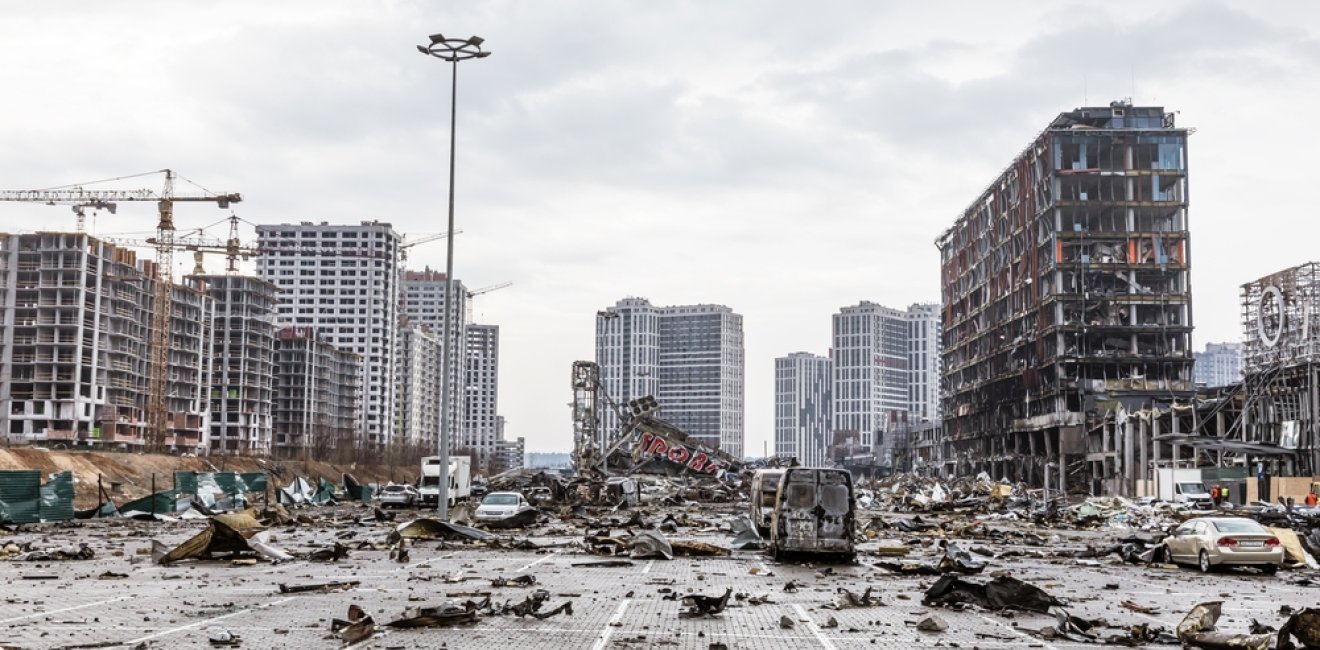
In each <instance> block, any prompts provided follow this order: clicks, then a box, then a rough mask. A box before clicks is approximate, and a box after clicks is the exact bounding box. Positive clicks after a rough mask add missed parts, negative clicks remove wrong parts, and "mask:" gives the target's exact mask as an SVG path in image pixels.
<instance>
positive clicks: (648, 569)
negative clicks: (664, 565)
mask: <svg viewBox="0 0 1320 650" xmlns="http://www.w3.org/2000/svg"><path fill="white" fill-rule="evenodd" d="M653 566H655V560H651V561H650V562H647V563H646V566H644V567H642V573H650V572H651V567H653Z"/></svg>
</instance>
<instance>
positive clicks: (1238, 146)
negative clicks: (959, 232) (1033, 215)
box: [0, 0, 1320, 453]
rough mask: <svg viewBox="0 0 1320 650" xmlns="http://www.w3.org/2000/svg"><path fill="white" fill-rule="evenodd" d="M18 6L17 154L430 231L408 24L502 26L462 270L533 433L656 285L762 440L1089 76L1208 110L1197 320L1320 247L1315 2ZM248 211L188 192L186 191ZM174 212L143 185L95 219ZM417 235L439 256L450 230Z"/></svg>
mask: <svg viewBox="0 0 1320 650" xmlns="http://www.w3.org/2000/svg"><path fill="white" fill-rule="evenodd" d="M460 5H461V6H460ZM4 18H5V19H4V20H3V21H0V52H3V53H4V61H3V65H0V88H3V89H4V90H3V93H2V94H0V98H2V99H0V152H2V154H3V155H0V187H3V188H5V189H28V188H39V187H49V186H54V185H61V184H66V183H73V182H80V181H89V180H95V179H101V178H107V177H113V176H122V175H128V174H134V173H139V172H143V171H150V170H156V169H162V168H165V167H170V168H173V169H175V170H177V171H178V172H180V173H181V174H183V175H184V176H186V177H187V178H190V179H192V180H193V181H195V182H197V183H198V184H200V185H201V186H203V187H206V188H208V189H211V190H215V191H231V192H241V193H242V194H243V196H244V201H243V202H242V203H240V204H237V205H236V206H234V209H235V212H236V213H237V214H238V215H239V216H241V217H242V218H244V219H246V220H248V221H250V222H255V223H283V222H299V221H330V222H332V223H357V222H359V221H361V220H365V219H379V220H383V221H388V222H391V223H393V224H394V226H395V227H396V229H398V230H399V231H400V232H403V233H407V234H409V235H411V236H418V235H423V234H428V233H434V232H441V231H443V230H444V229H445V221H444V219H445V205H446V198H447V194H446V192H447V187H448V186H447V177H446V173H447V156H448V146H449V69H448V67H447V64H443V63H441V62H440V61H437V60H434V59H429V60H428V59H427V58H425V57H423V56H422V55H421V54H419V53H418V52H417V51H416V48H415V46H416V45H417V44H419V43H423V42H425V40H426V35H427V34H430V33H435V32H442V33H444V34H447V35H454V36H463V37H466V36H469V35H472V34H479V35H481V36H483V37H484V38H485V39H486V46H487V49H489V50H491V51H492V52H493V55H492V56H491V57H490V58H487V59H483V60H480V61H472V62H468V63H464V64H461V65H460V69H459V90H458V142H457V144H458V170H457V175H458V182H457V209H456V214H457V227H458V228H459V229H461V230H463V231H464V233H463V234H461V235H459V239H458V240H457V253H456V256H455V269H456V272H455V275H456V276H457V277H458V278H459V279H461V280H463V281H464V282H465V283H467V284H468V286H469V287H474V288H477V287H483V286H486V285H491V284H497V283H501V282H505V281H511V282H513V285H512V286H511V287H509V288H507V289H502V290H499V291H494V292H491V293H489V294H487V295H483V296H481V297H479V298H477V299H476V301H477V302H476V305H475V315H476V317H477V319H478V320H479V321H480V322H486V323H493V324H497V325H499V326H500V327H501V333H502V336H503V341H502V348H501V355H502V359H501V368H500V372H501V383H500V398H499V399H500V404H499V407H500V411H501V413H502V414H503V415H504V416H505V417H506V418H507V419H508V429H507V433H508V434H509V435H510V436H525V437H526V438H527V441H528V445H527V446H528V449H529V450H535V451H543V450H567V449H568V448H569V447H570V446H571V441H572V427H571V422H570V413H569V409H568V407H567V404H568V403H569V402H570V400H571V397H572V394H571V390H570V387H569V369H570V366H571V364H572V362H573V361H574V360H575V359H590V358H592V355H593V331H594V330H593V328H594V315H595V312H596V310H597V309H602V308H604V307H606V306H608V305H611V304H613V303H614V302H615V301H616V300H618V299H620V298H622V297H625V296H642V297H646V298H649V299H650V300H651V301H652V302H654V303H656V304H662V305H673V304H689V303H719V304H725V305H728V306H730V307H732V308H733V309H734V310H735V311H736V312H738V313H740V314H742V315H743V317H744V329H745V333H746V356H747V368H746V371H747V382H746V404H747V413H746V422H747V450H748V452H749V453H759V451H760V450H761V448H762V442H763V441H766V440H769V439H770V438H771V437H772V436H773V417H772V408H773V403H774V395H773V377H772V374H773V366H774V363H773V360H774V358H775V357H777V356H782V355H784V354H787V353H789V352H794V351H807V352H814V353H817V354H824V353H826V352H827V350H828V347H829V334H830V315H831V314H832V313H834V312H835V311H837V310H838V308H839V307H842V306H844V305H851V304H856V303H857V302H858V301H860V300H871V301H875V302H880V303H883V304H887V305H891V306H894V307H905V306H907V305H909V304H911V303H914V302H935V301H938V300H939V278H938V270H939V261H938V255H937V251H936V249H935V246H934V243H933V242H934V240H935V238H936V236H937V235H938V234H939V233H940V232H941V231H942V230H944V229H945V228H947V227H948V226H949V225H950V224H951V223H952V222H953V220H954V219H955V217H956V216H957V215H958V214H959V213H960V211H961V210H962V209H963V208H965V207H966V206H967V205H968V204H969V203H970V202H971V201H972V200H973V199H974V198H975V197H976V195H977V194H978V193H979V192H980V191H981V189H982V188H983V187H984V186H985V185H987V184H988V183H989V182H990V181H991V180H992V179H993V178H994V177H995V176H996V175H997V174H998V173H999V171H1000V170H1001V169H1002V168H1004V167H1005V166H1006V165H1007V164H1008V162H1009V161H1010V160H1011V159H1012V158H1013V157H1014V156H1015V155H1016V154H1017V152H1018V151H1019V150H1020V149H1022V147H1023V146H1025V145H1026V144H1027V143H1028V142H1029V141H1030V140H1031V139H1032V138H1033V137H1034V135H1035V134H1036V132H1037V131H1039V130H1040V129H1041V128H1042V127H1044V126H1045V125H1046V124H1047V123H1048V122H1049V120H1051V119H1052V118H1053V117H1054V116H1055V115H1057V114H1058V113H1059V112H1061V111H1064V110H1070V109H1072V108H1074V107H1077V106H1082V105H1086V104H1090V105H1106V104H1108V102H1109V101H1110V100H1114V99H1121V98H1126V97H1132V98H1133V99H1134V100H1135V103H1137V104H1142V105H1152V104H1153V105H1162V106H1164V107H1165V108H1166V109H1167V110H1171V111H1178V112H1179V115H1178V123H1179V125H1181V126H1188V127H1194V128H1195V129H1196V133H1195V135H1193V136H1192V138H1191V142H1190V144H1189V160H1190V165H1189V167H1190V175H1191V181H1190V187H1191V194H1190V196H1191V208H1190V223H1191V230H1192V235H1191V243H1192V257H1191V262H1192V268H1193V273H1192V278H1193V283H1192V284H1193V287H1194V307H1195V309H1194V314H1195V325H1196V331H1195V334H1194V335H1193V336H1194V341H1195V346H1196V348H1197V349H1200V348H1201V347H1203V345H1204V343H1205V342H1207V341H1223V340H1238V339H1240V338H1241V333H1240V330H1241V327H1240V324H1239V322H1238V319H1239V308H1238V287H1239V285H1241V284H1242V283H1244V282H1246V281H1249V280H1251V279H1253V278H1257V277H1260V276H1262V275H1265V274H1267V273H1270V272H1272V271H1275V270H1278V269H1281V268H1284V267H1287V266H1292V265H1295V264H1300V263H1302V262H1306V261H1310V260H1314V259H1317V258H1320V251H1318V250H1317V248H1318V247H1317V244H1316V240H1315V239H1314V238H1313V235H1315V234H1316V233H1317V232H1320V229H1317V227H1316V226H1315V225H1314V219H1315V218H1316V209H1315V207H1314V205H1315V202H1314V200H1313V197H1311V196H1310V194H1309V191H1310V190H1311V189H1315V181H1316V169H1317V167H1316V164H1315V159H1314V158H1315V157H1314V155H1313V154H1314V153H1315V152H1316V150H1317V145H1318V144H1320V142H1317V138H1316V136H1317V126H1316V125H1317V124H1318V123H1320V117H1318V116H1317V115H1316V109H1317V107H1318V106H1320V103H1318V102H1317V99H1320V81H1318V79H1320V75H1318V74H1317V73H1316V70H1317V68H1320V39H1318V38H1317V32H1318V31H1320V27H1316V26H1317V25H1320V20H1317V18H1320V4H1315V3H1302V2H1283V3H1256V2H1241V3H1210V2H1161V3H1151V2H1144V1H1143V2H1122V1H1118V2H1108V3H1099V4H1098V3H1094V2H1086V3H1080V2H1076V3H1073V2H1018V3H1010V2H993V3H987V2H964V3H953V2H923V3H915V2H913V3H905V4H903V5H896V4H892V3H880V2H874V1H858V2H819V3H807V2H800V1H797V2H773V1H767V0H755V1H745V2H665V1H659V2H657V1H652V0H647V1H642V0H637V1H631V2H624V1H605V0H598V1H586V0H555V1H553V2H546V1H543V0H521V1H492V2H466V3H457V2H434V1H430V0H413V1H394V2H389V1H376V2H368V1H365V0H352V1H349V0H338V1H335V0H315V1H302V0H298V1H287V0H285V1H281V2H269V1H260V2H258V1H229V2H223V3H191V2H189V3H183V2H177V1H175V2H133V3H109V2H58V3H53V2H52V3H44V2H9V3H6V6H5V9H4ZM117 187H126V188H137V187H148V188H152V189H156V188H157V187H158V182H157V181H156V180H155V179H154V178H152V179H148V180H146V181H144V182H126V183H121V184H119V185H118V186H117ZM179 189H180V191H183V190H186V189H189V188H188V186H187V185H186V184H182V185H181V187H180V188H179ZM227 215H228V213H227V212H225V211H221V210H217V209H216V208H215V207H213V206H208V205H206V204H192V205H180V206H179V207H178V209H177V211H176V223H177V225H178V227H179V228H180V229H186V228H197V227H202V226H207V225H209V224H212V223H215V222H217V221H220V220H222V219H223V218H225V217H226V216H227ZM72 227H73V216H72V214H71V212H70V211H69V210H68V208H66V207H46V206H41V205H31V204H0V230H8V231H30V230H35V229H38V228H44V229H65V228H67V229H72ZM154 227H155V219H154V214H153V210H152V209H151V207H150V206H149V205H140V206H124V207H121V209H120V211H119V214H118V215H117V216H114V217H110V216H108V215H104V214H103V215H101V216H100V217H99V218H98V219H97V221H96V224H95V229H96V231H97V232H99V233H103V234H110V233H138V234H139V235H142V236H145V235H146V234H148V233H147V232H146V231H149V230H151V229H152V228H154ZM210 232H211V233H212V234H214V235H215V236H224V234H225V231H224V229H223V228H215V229H213V230H211V231H210ZM244 236H245V237H250V236H251V230H250V229H249V230H248V232H246V233H245V234H244ZM179 257H180V258H182V257H187V256H183V255H181V256H179ZM409 261H410V264H411V265H413V266H417V267H420V266H422V265H426V264H429V265H430V266H432V267H434V268H440V269H443V268H444V265H445V246H444V243H443V241H439V242H435V243H431V244H424V245H420V246H417V247H416V248H413V249H412V250H411V252H410V260H409ZM210 263H211V265H212V269H211V270H213V271H216V272H218V271H220V270H221V266H220V264H221V260H218V259H216V260H212V261H211V262H210Z"/></svg>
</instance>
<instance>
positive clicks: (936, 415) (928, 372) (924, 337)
mask: <svg viewBox="0 0 1320 650" xmlns="http://www.w3.org/2000/svg"><path fill="white" fill-rule="evenodd" d="M907 321H908V419H909V421H910V422H912V423H914V424H915V423H917V422H939V420H940V417H941V414H942V411H941V410H940V383H941V382H942V381H943V379H944V377H943V374H942V373H941V369H942V368H943V363H942V359H943V356H942V352H943V351H944V346H943V345H941V343H940V341H941V339H942V336H941V335H942V334H943V330H941V328H940V306H939V305H937V304H914V305H911V306H909V307H908V310H907Z"/></svg>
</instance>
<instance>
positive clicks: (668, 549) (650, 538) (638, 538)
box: [628, 530, 674, 560]
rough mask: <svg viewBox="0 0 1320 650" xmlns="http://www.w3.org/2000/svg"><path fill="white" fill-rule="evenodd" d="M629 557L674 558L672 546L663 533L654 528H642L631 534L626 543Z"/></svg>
mask: <svg viewBox="0 0 1320 650" xmlns="http://www.w3.org/2000/svg"><path fill="white" fill-rule="evenodd" d="M628 546H629V549H630V550H631V555H630V557H632V558H634V559H644V558H653V557H658V558H664V559H666V560H672V559H674V548H673V546H672V545H671V544H670V543H669V540H667V539H665V538H664V536H663V535H661V534H660V533H658V532H656V531H654V530H643V531H641V532H639V533H637V534H636V535H634V536H633V538H632V541H631V542H629V544H628Z"/></svg>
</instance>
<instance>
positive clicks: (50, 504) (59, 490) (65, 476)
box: [38, 472, 73, 521]
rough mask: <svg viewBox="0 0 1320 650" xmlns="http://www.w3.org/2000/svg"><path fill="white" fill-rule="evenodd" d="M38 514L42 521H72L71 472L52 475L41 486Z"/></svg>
mask: <svg viewBox="0 0 1320 650" xmlns="http://www.w3.org/2000/svg"><path fill="white" fill-rule="evenodd" d="M38 514H39V516H40V517H41V520H42V521H69V520H70V519H73V472H59V473H57V474H52V475H51V476H50V480H49V481H46V484H45V485H43V486H41V503H40V505H39V506H38Z"/></svg>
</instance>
